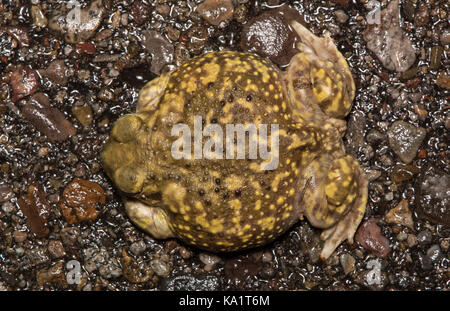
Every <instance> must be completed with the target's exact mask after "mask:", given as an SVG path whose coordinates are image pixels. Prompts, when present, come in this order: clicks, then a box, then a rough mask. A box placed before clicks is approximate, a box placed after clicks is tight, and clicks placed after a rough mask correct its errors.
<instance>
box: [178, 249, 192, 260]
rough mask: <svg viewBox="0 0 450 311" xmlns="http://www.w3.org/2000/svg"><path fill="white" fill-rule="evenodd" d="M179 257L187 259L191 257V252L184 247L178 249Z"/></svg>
mask: <svg viewBox="0 0 450 311" xmlns="http://www.w3.org/2000/svg"><path fill="white" fill-rule="evenodd" d="M180 256H181V258H183V259H189V258H191V257H192V252H190V251H189V250H188V249H187V248H186V247H184V246H182V247H180Z"/></svg>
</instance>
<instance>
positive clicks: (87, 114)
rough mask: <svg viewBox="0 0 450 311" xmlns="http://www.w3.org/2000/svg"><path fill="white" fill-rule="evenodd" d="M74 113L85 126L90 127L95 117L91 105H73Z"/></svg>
mask: <svg viewBox="0 0 450 311" xmlns="http://www.w3.org/2000/svg"><path fill="white" fill-rule="evenodd" d="M72 113H73V115H74V116H75V117H76V118H77V120H78V121H79V122H80V123H81V125H83V126H84V127H89V126H90V125H91V123H92V120H93V118H94V116H93V113H92V109H91V107H90V106H73V107H72Z"/></svg>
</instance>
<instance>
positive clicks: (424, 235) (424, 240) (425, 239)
mask: <svg viewBox="0 0 450 311" xmlns="http://www.w3.org/2000/svg"><path fill="white" fill-rule="evenodd" d="M431 239H432V235H431V232H430V230H428V229H425V230H422V231H420V232H419V234H418V235H417V241H419V243H420V244H428V243H430V242H431Z"/></svg>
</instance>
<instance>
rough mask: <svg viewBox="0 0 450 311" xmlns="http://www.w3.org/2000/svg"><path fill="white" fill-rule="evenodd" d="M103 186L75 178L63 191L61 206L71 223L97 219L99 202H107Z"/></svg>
mask: <svg viewBox="0 0 450 311" xmlns="http://www.w3.org/2000/svg"><path fill="white" fill-rule="evenodd" d="M105 201H106V197H105V193H104V190H103V188H102V187H101V186H100V185H99V184H97V183H94V182H91V181H88V180H83V179H79V178H75V179H74V180H73V181H72V182H71V183H70V184H69V185H67V187H66V188H65V189H64V191H63V195H62V199H61V201H60V204H59V207H60V208H61V211H62V214H63V216H64V218H65V219H66V221H67V222H68V223H69V224H74V223H78V222H81V221H86V220H95V219H96V218H97V216H98V214H99V211H97V210H96V209H95V207H96V205H97V204H105Z"/></svg>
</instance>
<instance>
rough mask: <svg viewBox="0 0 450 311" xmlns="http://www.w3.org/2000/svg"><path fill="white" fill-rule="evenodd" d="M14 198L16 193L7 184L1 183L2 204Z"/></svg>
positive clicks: (0, 197)
mask: <svg viewBox="0 0 450 311" xmlns="http://www.w3.org/2000/svg"><path fill="white" fill-rule="evenodd" d="M13 197H14V192H13V191H12V189H11V188H10V186H8V185H7V184H4V183H0V203H3V202H6V201H9V200H11V199H12V198H13Z"/></svg>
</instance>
